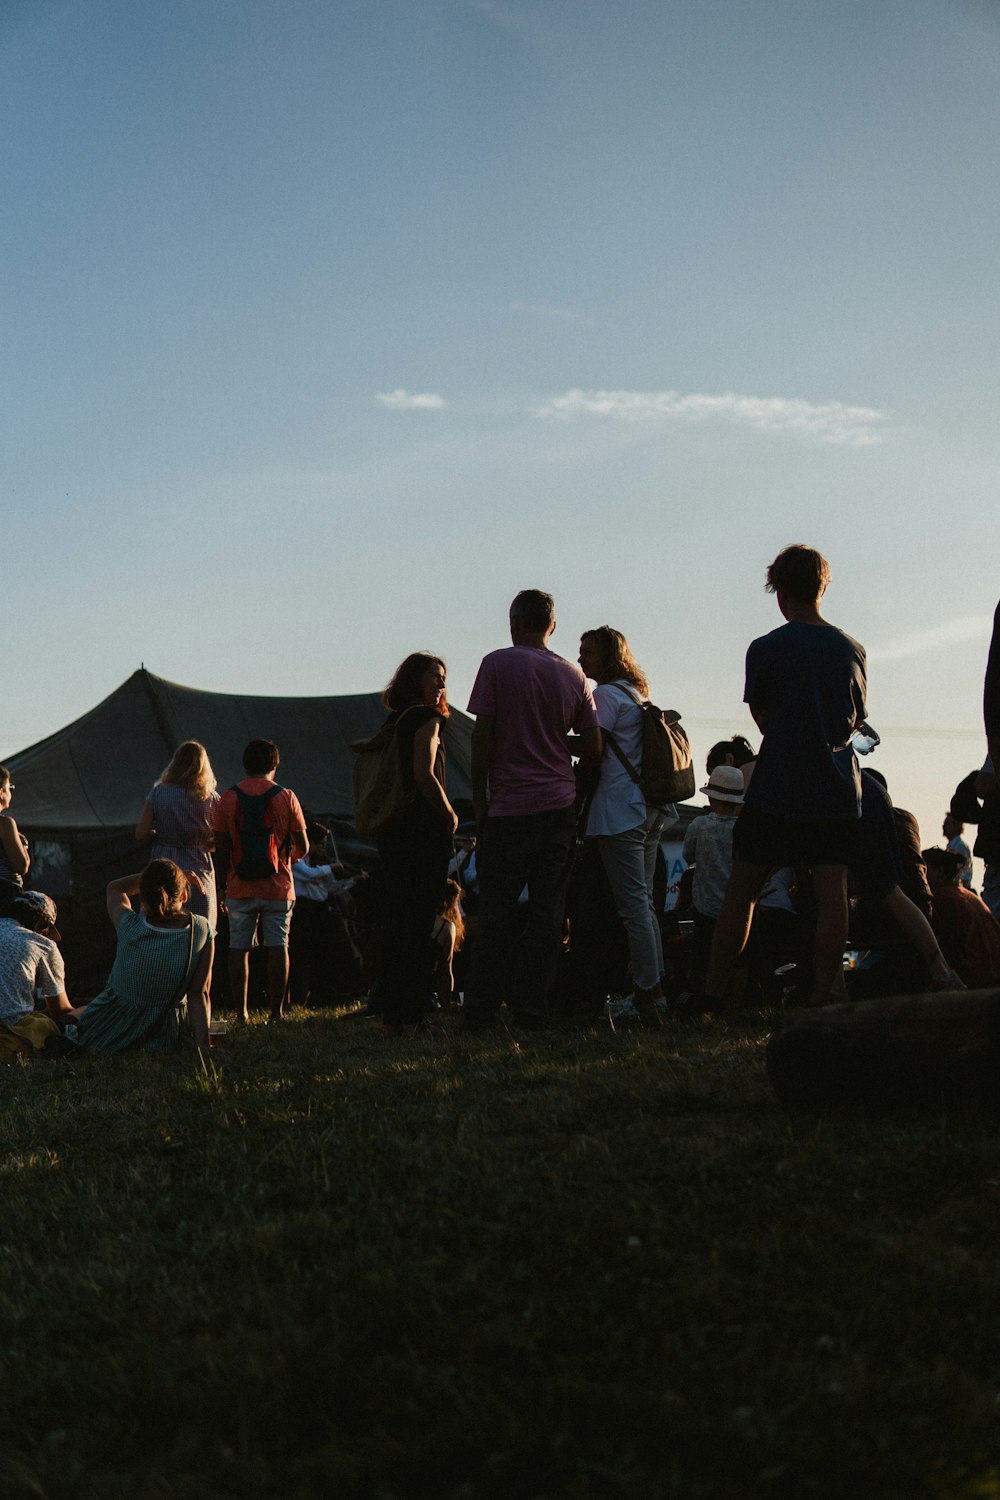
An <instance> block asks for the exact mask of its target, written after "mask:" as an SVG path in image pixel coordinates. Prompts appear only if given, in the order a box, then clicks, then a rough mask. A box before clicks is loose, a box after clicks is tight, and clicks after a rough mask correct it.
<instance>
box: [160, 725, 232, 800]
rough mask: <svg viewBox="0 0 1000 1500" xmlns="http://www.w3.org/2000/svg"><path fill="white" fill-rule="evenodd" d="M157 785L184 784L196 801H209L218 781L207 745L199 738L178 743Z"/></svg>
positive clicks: (189, 794)
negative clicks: (199, 740) (201, 742)
mask: <svg viewBox="0 0 1000 1500" xmlns="http://www.w3.org/2000/svg"><path fill="white" fill-rule="evenodd" d="M156 785H157V786H182V787H183V788H184V790H185V791H186V792H187V794H188V796H189V797H191V798H193V799H194V801H195V802H207V801H208V799H209V797H211V795H212V793H213V792H214V791H215V788H216V787H217V786H218V782H217V781H216V779H215V772H214V771H213V770H212V762H211V761H210V760H209V758H208V751H207V750H206V749H205V746H204V745H201V744H199V743H198V741H197V740H185V741H184V743H183V745H178V746H177V749H176V750H175V751H174V753H173V755H172V756H171V757H170V764H169V765H168V766H167V769H166V770H165V771H164V772H163V775H162V776H161V777H160V779H159V781H158V782H157V783H156Z"/></svg>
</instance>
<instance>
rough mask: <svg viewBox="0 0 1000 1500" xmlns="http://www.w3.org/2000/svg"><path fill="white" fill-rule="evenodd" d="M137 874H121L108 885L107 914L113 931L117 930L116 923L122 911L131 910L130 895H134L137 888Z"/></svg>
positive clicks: (140, 877) (139, 876)
mask: <svg viewBox="0 0 1000 1500" xmlns="http://www.w3.org/2000/svg"><path fill="white" fill-rule="evenodd" d="M141 879H142V876H141V874H139V875H123V876H122V878H121V879H120V880H112V881H111V882H110V883H109V885H108V891H107V903H108V916H109V917H110V918H111V921H112V924H113V926H114V929H115V931H116V932H117V931H118V923H119V922H120V921H121V919H122V912H126V911H131V910H132V902H131V901H130V900H129V897H130V896H134V895H135V894H136V892H137V891H138V889H139V881H140V880H141Z"/></svg>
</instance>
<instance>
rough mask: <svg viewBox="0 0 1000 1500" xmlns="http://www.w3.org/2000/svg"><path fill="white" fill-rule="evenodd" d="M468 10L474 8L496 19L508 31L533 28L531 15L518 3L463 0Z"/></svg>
mask: <svg viewBox="0 0 1000 1500" xmlns="http://www.w3.org/2000/svg"><path fill="white" fill-rule="evenodd" d="M463 3H464V5H465V7H466V9H467V10H474V11H476V12H477V13H478V14H479V15H481V16H486V17H487V19H488V20H490V21H495V22H496V24H497V25H498V26H503V27H506V29H507V30H508V31H516V32H526V31H529V30H530V28H531V17H530V16H529V15H528V13H527V12H526V11H524V10H522V9H520V7H518V6H516V5H508V4H506V3H505V0H463Z"/></svg>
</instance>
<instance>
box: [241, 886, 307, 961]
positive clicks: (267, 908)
mask: <svg viewBox="0 0 1000 1500" xmlns="http://www.w3.org/2000/svg"><path fill="white" fill-rule="evenodd" d="M294 905H295V902H294V901H262V900H260V898H259V897H257V896H228V897H227V898H226V910H227V911H228V913H229V946H230V948H236V949H238V950H240V951H245V950H246V949H247V948H252V947H253V935H254V930H255V929H256V926H257V913H258V912H259V913H260V915H261V926H262V928H263V931H264V946H265V948H287V947H288V929H289V927H290V926H291V922H292V907H293V906H294Z"/></svg>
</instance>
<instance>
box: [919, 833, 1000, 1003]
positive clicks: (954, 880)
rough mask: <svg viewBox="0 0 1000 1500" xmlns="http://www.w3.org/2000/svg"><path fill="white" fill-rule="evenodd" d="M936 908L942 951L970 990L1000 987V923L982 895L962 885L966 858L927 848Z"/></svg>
mask: <svg viewBox="0 0 1000 1500" xmlns="http://www.w3.org/2000/svg"><path fill="white" fill-rule="evenodd" d="M924 861H925V863H926V865H927V878H928V880H929V881H930V886H931V892H932V894H933V897H934V906H933V909H932V911H931V926H932V927H933V928H934V935H935V937H936V938H937V940H938V942H939V943H940V945H941V951H942V952H943V953H944V956H945V958H946V959H947V960H948V962H949V963H950V964H951V966H952V968H953V969H954V970H955V972H956V973H957V974H959V975H960V976H961V978H962V979H963V980H964V981H965V983H966V984H967V985H968V987H969V989H973V990H975V989H992V988H993V987H994V986H995V985H998V984H1000V922H998V921H997V919H996V917H995V916H994V915H993V913H992V912H991V911H990V909H989V907H988V906H987V905H986V902H985V901H984V900H983V899H982V897H981V896H977V895H976V894H975V893H974V892H973V891H969V890H966V888H965V886H964V885H963V884H962V871H963V869H964V865H965V856H964V855H963V854H961V853H956V852H955V851H954V850H951V849H925V850H924Z"/></svg>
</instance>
